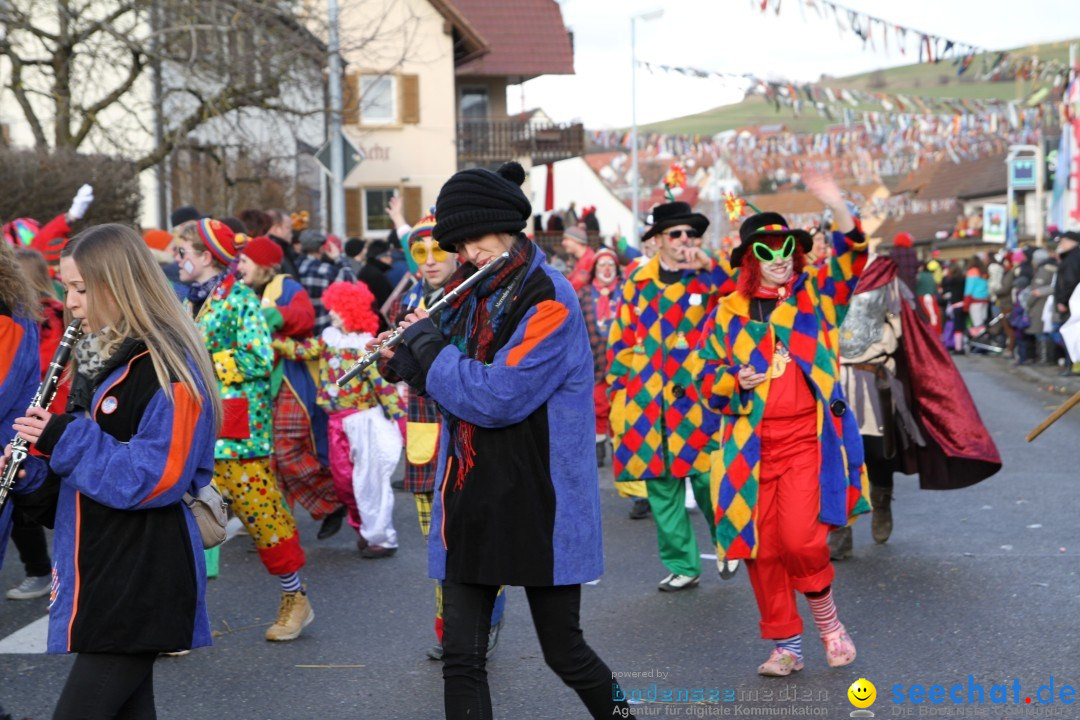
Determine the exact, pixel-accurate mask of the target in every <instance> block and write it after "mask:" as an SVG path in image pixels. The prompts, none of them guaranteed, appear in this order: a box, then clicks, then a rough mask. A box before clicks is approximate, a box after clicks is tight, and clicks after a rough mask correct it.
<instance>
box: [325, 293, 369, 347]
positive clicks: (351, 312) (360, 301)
mask: <svg viewBox="0 0 1080 720" xmlns="http://www.w3.org/2000/svg"><path fill="white" fill-rule="evenodd" d="M322 302H323V307H325V308H326V309H327V311H333V312H336V313H337V314H338V316H339V317H340V318H341V321H342V323H343V324H344V326H345V328H344V329H345V332H350V333H367V334H369V335H374V334H376V333H377V332H379V316H378V315H376V314H375V311H374V310H373V309H372V307H371V304H372V303H373V302H375V296H374V295H372V294H371V291H370V290H368V286H367V285H365V284H364V283H362V282H355V283H351V282H336V283H331V284H330V287H328V288H326V290H323V294H322Z"/></svg>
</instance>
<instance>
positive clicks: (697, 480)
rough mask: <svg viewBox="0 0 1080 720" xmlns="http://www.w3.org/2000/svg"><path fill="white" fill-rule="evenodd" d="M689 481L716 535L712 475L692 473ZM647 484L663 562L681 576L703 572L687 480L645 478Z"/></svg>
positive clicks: (713, 533)
mask: <svg viewBox="0 0 1080 720" xmlns="http://www.w3.org/2000/svg"><path fill="white" fill-rule="evenodd" d="M689 480H690V485H691V486H692V487H693V489H694V498H695V499H696V500H697V504H698V507H699V508H700V509H701V513H702V514H703V515H704V516H705V522H706V523H707V524H708V526H709V537H710V538H712V537H715V536H716V532H715V531H716V519H715V514H714V508H713V500H712V492H711V490H710V488H709V474H708V473H696V474H694V475H690V476H689ZM645 484H646V487H647V488H648V495H649V505H650V507H651V508H652V514H653V519H654V520H655V521H656V539H657V542H658V544H659V546H660V562H662V563H664V567H666V568H667V569H668V571H669V572H673V573H676V574H678V575H690V576H697V575H700V574H701V554H700V552H699V551H698V544H697V538H696V537H694V528H693V525H692V524H691V522H690V513H689V511H687V509H686V482H685V480H684V479H683V478H674V477H671V476H665V477H663V478H656V479H650V480H646V481H645Z"/></svg>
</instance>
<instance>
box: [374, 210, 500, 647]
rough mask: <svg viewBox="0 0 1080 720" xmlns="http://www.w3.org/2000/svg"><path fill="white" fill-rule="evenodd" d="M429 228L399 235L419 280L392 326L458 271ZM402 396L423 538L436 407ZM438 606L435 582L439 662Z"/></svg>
mask: <svg viewBox="0 0 1080 720" xmlns="http://www.w3.org/2000/svg"><path fill="white" fill-rule="evenodd" d="M434 227H435V216H434V215H428V216H426V217H425V218H423V219H422V220H420V222H418V223H417V224H416V225H415V226H413V227H412V228H411V229H410V230H409V231H408V232H407V233H406V234H405V235H404V236H403V238H402V239H403V241H404V243H405V245H406V247H408V249H409V255H410V256H411V257H412V260H413V262H415V263H416V265H417V268H418V271H419V274H420V282H418V283H416V284H415V285H413V286H412V288H410V289H409V291H408V292H407V293H405V294H404V295H402V296H401V297H399V298H398V299H396V300H395V301H394V302H393V304H392V305H391V306H390V311H389V312H388V313H387V316H388V317H389V318H390V320H391V322H392V324H394V325H397V323H399V322H400V321H402V320H404V319H405V317H406V316H407V315H409V314H410V313H412V312H415V311H416V310H417V309H418V308H422V309H425V310H426V309H427V308H429V307H431V305H432V304H433V303H436V302H438V301H439V298H440V297H442V294H443V289H444V287H445V285H446V282H447V281H448V280H449V279H450V276H451V275H453V274H454V272H455V271H456V270H457V267H458V256H457V253H454V252H447V251H446V250H444V249H442V248H441V247H439V244H438V243H437V242H435V239H434V238H432V237H431V231H432V229H433V228H434ZM379 372H380V374H382V376H383V378H385V379H386V380H387V381H388V382H393V383H396V382H400V378H398V377H397V375H395V374H394V373H393V371H391V370H390V368H389V367H388V366H387V363H386V362H380V363H379ZM408 395H409V397H408V405H409V409H408V413H409V415H408V422H407V423H406V430H405V490H406V491H407V492H411V493H412V494H413V498H415V500H416V515H417V518H419V520H420V532H421V533H422V534H423V536H424V539H425V540H427V538H428V534H429V533H430V531H431V506H432V503H433V502H434V499H435V478H436V469H437V466H438V464H439V433H440V432H441V431H442V416H441V415H440V414H439V407H438V405H437V404H436V403H435V402H433V401H432V400H431V399H430V398H428V397H426V396H424V395H422V394H421V393H417V392H410V393H409V394H408ZM505 608H506V592H505V588H503V589H500V591H499V595H498V597H497V598H496V599H495V607H494V609H493V610H492V612H491V629H490V631H489V632H488V656H489V657H490V656H491V653H492V652H494V650H495V647H496V645H497V644H498V641H499V631H500V629H501V628H502V619H503V612H504V610H505ZM442 636H443V603H442V583H441V582H440V581H438V580H436V581H435V637H436V643H435V645H434V646H433V647H432V648H431V649H430V650H428V653H427V654H428V657H429V658H431V659H432V660H441V659H442V656H443V647H442Z"/></svg>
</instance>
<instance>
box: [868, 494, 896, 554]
mask: <svg viewBox="0 0 1080 720" xmlns="http://www.w3.org/2000/svg"><path fill="white" fill-rule="evenodd" d="M870 504H871V505H873V506H874V519H873V520H872V521H871V522H870V532H871V534H872V535H873V536H874V542H876V543H877V544H878V545H881V544H883V543H885V542H887V541H888V539H889V536H890V535H892V492H891V491H890V490H887V489H885V488H879V487H873V486H871V488H870Z"/></svg>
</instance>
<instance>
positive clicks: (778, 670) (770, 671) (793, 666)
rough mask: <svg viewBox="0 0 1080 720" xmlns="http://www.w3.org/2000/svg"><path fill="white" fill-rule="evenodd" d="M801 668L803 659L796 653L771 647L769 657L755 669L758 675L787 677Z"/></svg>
mask: <svg viewBox="0 0 1080 720" xmlns="http://www.w3.org/2000/svg"><path fill="white" fill-rule="evenodd" d="M802 669H803V661H802V659H801V658H800V657H799V656H798V655H796V654H795V653H793V652H791V651H790V650H785V649H783V648H773V651H772V654H770V655H769V659H768V660H766V661H765V662H763V663H761V664H760V665H758V669H757V671H758V675H767V676H769V677H787V676H788V675H790V674H791V673H793V672H795V671H796V670H802Z"/></svg>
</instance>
